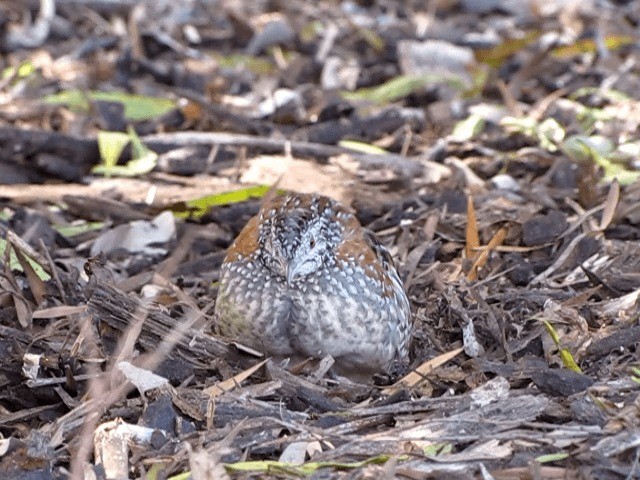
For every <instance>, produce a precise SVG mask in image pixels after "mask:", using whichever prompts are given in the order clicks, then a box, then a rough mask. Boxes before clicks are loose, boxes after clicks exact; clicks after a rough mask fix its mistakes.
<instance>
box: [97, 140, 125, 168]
mask: <svg viewBox="0 0 640 480" xmlns="http://www.w3.org/2000/svg"><path fill="white" fill-rule="evenodd" d="M129 141H130V138H129V135H127V134H126V133H122V132H104V131H101V132H98V150H99V151H100V159H101V160H102V165H104V166H105V167H106V168H111V167H114V166H116V165H117V164H118V159H119V158H120V155H122V151H123V150H124V147H126V146H127V144H128V143H129Z"/></svg>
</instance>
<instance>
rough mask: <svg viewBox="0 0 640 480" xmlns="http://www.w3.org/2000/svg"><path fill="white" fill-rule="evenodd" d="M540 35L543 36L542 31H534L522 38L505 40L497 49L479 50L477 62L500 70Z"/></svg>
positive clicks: (477, 50) (476, 55) (476, 51)
mask: <svg viewBox="0 0 640 480" xmlns="http://www.w3.org/2000/svg"><path fill="white" fill-rule="evenodd" d="M540 35H542V31H539V30H534V31H530V32H526V33H525V34H524V35H523V36H522V37H518V38H512V39H508V40H505V41H504V42H502V43H501V44H499V45H496V46H495V47H490V48H478V49H476V50H475V52H474V54H475V57H476V60H478V61H479V62H482V63H485V64H487V65H489V66H491V67H494V68H499V67H500V66H501V65H502V64H503V63H504V62H505V60H506V59H508V58H509V57H510V56H512V55H513V54H515V53H518V52H519V51H520V50H522V49H524V48H525V47H526V46H527V45H529V44H530V43H532V42H534V41H536V40H537V39H538V38H539V37H540Z"/></svg>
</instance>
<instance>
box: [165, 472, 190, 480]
mask: <svg viewBox="0 0 640 480" xmlns="http://www.w3.org/2000/svg"><path fill="white" fill-rule="evenodd" d="M167 480H191V472H184V473H179V474H178V475H174V476H173V477H169V478H168V479H167Z"/></svg>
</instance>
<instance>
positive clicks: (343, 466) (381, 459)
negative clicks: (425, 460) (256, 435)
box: [225, 455, 408, 476]
mask: <svg viewBox="0 0 640 480" xmlns="http://www.w3.org/2000/svg"><path fill="white" fill-rule="evenodd" d="M389 458H391V457H390V456H389V455H379V456H377V457H373V458H370V459H367V460H363V461H361V462H331V461H327V462H308V463H303V464H302V465H298V464H293V463H287V462H278V461H275V460H261V461H260V460H257V461H249V462H236V463H229V464H226V465H225V468H226V469H227V471H229V472H269V473H275V472H288V473H292V474H296V475H302V476H307V475H311V474H313V473H315V472H317V471H318V470H319V469H321V468H336V469H340V470H350V469H355V468H361V467H364V466H366V465H371V464H382V463H385V462H387V461H388V460H389ZM407 458H408V456H406V455H403V456H402V457H400V459H401V460H405V459H407Z"/></svg>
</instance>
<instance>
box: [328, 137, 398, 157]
mask: <svg viewBox="0 0 640 480" xmlns="http://www.w3.org/2000/svg"><path fill="white" fill-rule="evenodd" d="M338 145H340V146H341V147H344V148H348V149H350V150H353V151H354V152H360V153H367V154H369V155H384V154H385V153H389V152H387V151H386V150H385V149H384V148H380V147H377V146H375V145H371V144H370V143H364V142H359V141H357V140H341V141H340V142H339V143H338Z"/></svg>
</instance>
